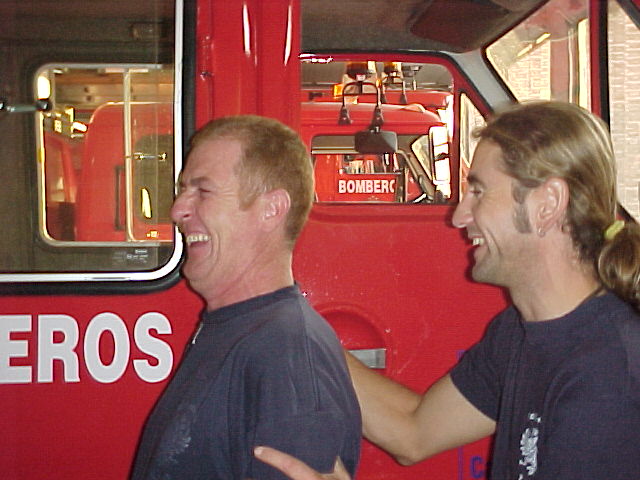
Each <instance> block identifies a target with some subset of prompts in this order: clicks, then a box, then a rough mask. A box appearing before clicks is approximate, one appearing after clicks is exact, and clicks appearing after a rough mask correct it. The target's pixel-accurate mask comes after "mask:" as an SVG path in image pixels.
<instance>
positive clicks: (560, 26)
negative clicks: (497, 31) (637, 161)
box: [486, 0, 591, 108]
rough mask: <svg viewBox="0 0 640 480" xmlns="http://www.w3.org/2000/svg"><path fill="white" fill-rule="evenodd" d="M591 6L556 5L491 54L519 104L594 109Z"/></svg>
mask: <svg viewBox="0 0 640 480" xmlns="http://www.w3.org/2000/svg"><path fill="white" fill-rule="evenodd" d="M588 12H589V1H588V0H551V1H549V2H548V3H547V4H545V5H544V6H543V7H542V8H540V9H539V10H538V11H537V12H535V13H534V14H533V15H531V16H530V17H528V18H527V19H526V20H525V21H524V22H522V23H521V24H519V25H518V26H517V27H516V28H514V29H513V30H511V31H510V32H508V33H507V34H506V35H504V36H503V37H502V38H500V39H498V40H497V41H496V42H494V43H493V44H492V45H490V46H489V47H488V48H487V50H486V53H487V58H488V59H489V61H490V62H491V63H492V64H493V66H494V67H495V69H496V70H497V72H498V73H499V75H500V76H501V77H502V79H503V80H504V81H505V83H506V84H507V85H508V86H509V88H510V89H511V91H512V92H513V94H514V95H515V96H516V98H517V99H518V100H519V101H524V100H533V99H544V100H552V99H553V100H561V101H569V102H574V103H578V104H580V105H582V106H583V107H585V108H589V106H590V89H591V85H590V74H589V72H590V64H589V28H588Z"/></svg>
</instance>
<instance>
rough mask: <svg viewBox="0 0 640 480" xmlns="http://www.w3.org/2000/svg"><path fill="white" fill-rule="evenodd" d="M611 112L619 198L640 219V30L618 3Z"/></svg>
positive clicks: (613, 18)
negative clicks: (639, 53)
mask: <svg viewBox="0 0 640 480" xmlns="http://www.w3.org/2000/svg"><path fill="white" fill-rule="evenodd" d="M608 23H609V26H608V46H609V52H608V53H609V55H608V57H609V113H610V127H611V137H612V139H613V148H614V151H615V154H616V162H617V165H618V197H619V198H620V201H621V203H622V205H623V206H624V207H625V208H626V209H627V211H628V212H629V213H630V214H631V215H633V216H634V217H635V218H636V219H640V201H639V198H638V197H639V194H640V169H639V168H638V166H640V83H639V82H638V81H637V80H635V79H637V78H638V77H639V76H640V56H639V55H638V51H640V50H639V49H640V30H639V28H638V24H637V23H634V22H633V21H632V20H631V18H629V16H628V15H627V13H626V12H625V11H624V10H623V9H622V8H621V7H620V5H619V4H618V2H616V1H613V0H610V1H609V8H608Z"/></svg>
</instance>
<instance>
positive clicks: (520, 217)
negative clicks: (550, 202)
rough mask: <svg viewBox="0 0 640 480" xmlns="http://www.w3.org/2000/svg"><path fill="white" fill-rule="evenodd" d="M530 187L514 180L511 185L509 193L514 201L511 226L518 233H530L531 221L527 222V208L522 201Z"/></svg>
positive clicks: (531, 230)
mask: <svg viewBox="0 0 640 480" xmlns="http://www.w3.org/2000/svg"><path fill="white" fill-rule="evenodd" d="M530 191H531V189H529V188H527V187H525V186H523V185H521V184H520V183H519V182H517V181H514V182H513V185H512V187H511V195H512V196H513V199H514V200H515V201H516V205H515V208H514V210H513V217H512V218H513V226H514V227H515V228H516V231H517V232H518V233H532V232H533V229H532V228H531V222H529V210H528V209H527V205H526V204H525V203H524V201H525V200H526V198H527V195H528V194H529V192H530Z"/></svg>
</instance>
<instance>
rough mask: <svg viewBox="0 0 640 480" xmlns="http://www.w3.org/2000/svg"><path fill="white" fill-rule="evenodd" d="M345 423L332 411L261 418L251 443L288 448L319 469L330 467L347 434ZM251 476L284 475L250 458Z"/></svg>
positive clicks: (275, 476)
mask: <svg viewBox="0 0 640 480" xmlns="http://www.w3.org/2000/svg"><path fill="white" fill-rule="evenodd" d="M347 428H348V425H347V424H345V422H344V419H343V418H340V416H339V415H335V413H334V412H309V413H306V414H301V415H293V416H285V417H283V418H279V419H272V420H268V421H266V422H261V423H260V424H258V427H257V429H256V431H255V435H254V445H269V446H270V447H274V448H277V449H279V450H282V451H284V452H287V453H289V454H291V455H293V456H295V457H297V458H299V459H300V460H302V461H304V462H305V463H307V464H308V465H310V466H311V467H312V468H314V469H315V470H318V471H319V472H321V473H329V472H331V471H332V470H333V466H334V463H335V461H336V457H337V456H339V454H340V452H341V451H343V450H344V448H342V446H341V444H342V443H343V442H344V441H345V439H348V438H349V433H348V432H347ZM250 478H254V479H260V480H263V479H284V478H286V477H285V476H283V475H282V474H280V473H279V472H278V471H276V470H275V469H274V468H273V467H270V466H268V465H266V464H265V463H263V462H261V461H259V460H257V459H255V458H254V459H253V460H252V462H251V465H250Z"/></svg>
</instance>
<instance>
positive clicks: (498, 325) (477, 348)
mask: <svg viewBox="0 0 640 480" xmlns="http://www.w3.org/2000/svg"><path fill="white" fill-rule="evenodd" d="M516 323H517V320H516V318H515V316H514V314H513V312H512V311H511V310H507V311H505V312H503V313H502V314H501V315H499V316H498V317H496V318H495V319H494V320H493V321H492V322H491V324H490V325H489V327H488V328H487V332H486V333H485V335H484V337H483V338H482V339H481V340H480V341H479V342H478V343H477V344H475V345H473V346H472V347H471V348H470V349H468V350H467V351H465V352H464V353H463V355H462V357H461V359H460V361H459V362H458V364H457V365H455V366H454V367H453V369H452V370H451V372H450V375H451V379H452V380H453V384H454V385H455V386H456V388H457V389H458V390H459V391H460V393H462V395H463V396H464V397H465V398H466V399H467V400H468V401H469V402H471V404H472V405H473V406H475V407H476V408H477V409H478V410H480V411H481V412H482V413H484V414H485V415H486V416H488V417H489V418H491V419H492V420H497V418H498V407H499V400H500V391H501V384H502V381H503V378H504V372H503V370H504V367H505V366H506V365H507V364H508V358H509V351H510V348H509V345H511V341H510V337H511V336H512V335H514V333H515V332H514V328H516V327H517V325H516Z"/></svg>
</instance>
